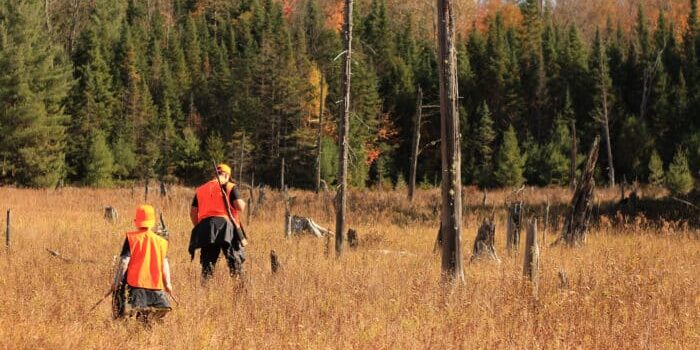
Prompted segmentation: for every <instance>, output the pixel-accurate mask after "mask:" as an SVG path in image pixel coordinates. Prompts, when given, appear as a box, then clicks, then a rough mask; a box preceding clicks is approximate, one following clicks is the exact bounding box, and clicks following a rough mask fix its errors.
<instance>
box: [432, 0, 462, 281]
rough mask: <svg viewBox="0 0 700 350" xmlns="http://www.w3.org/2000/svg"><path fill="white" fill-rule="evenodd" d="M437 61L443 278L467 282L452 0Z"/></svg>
mask: <svg viewBox="0 0 700 350" xmlns="http://www.w3.org/2000/svg"><path fill="white" fill-rule="evenodd" d="M437 10H438V63H439V76H440V116H441V118H440V120H441V123H440V131H441V140H442V142H441V151H442V185H441V187H442V223H441V228H442V234H443V242H442V280H443V282H464V271H463V269H462V252H461V234H462V191H461V188H462V179H461V154H460V139H459V138H460V136H459V112H458V110H457V98H458V97H459V89H458V86H457V53H456V50H455V23H454V19H455V16H454V10H453V4H452V0H438V1H437Z"/></svg>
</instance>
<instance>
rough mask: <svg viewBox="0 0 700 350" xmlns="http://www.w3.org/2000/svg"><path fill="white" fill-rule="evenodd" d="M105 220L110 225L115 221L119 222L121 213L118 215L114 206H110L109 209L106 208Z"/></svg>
mask: <svg viewBox="0 0 700 350" xmlns="http://www.w3.org/2000/svg"><path fill="white" fill-rule="evenodd" d="M104 218H105V220H107V221H109V222H110V223H114V222H115V221H117V219H119V213H117V209H116V208H114V207H112V206H108V207H105V213H104Z"/></svg>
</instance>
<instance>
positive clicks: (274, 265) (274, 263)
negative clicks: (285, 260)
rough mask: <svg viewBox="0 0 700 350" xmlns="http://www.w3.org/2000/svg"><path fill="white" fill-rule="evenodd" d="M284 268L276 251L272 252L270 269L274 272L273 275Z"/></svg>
mask: <svg viewBox="0 0 700 350" xmlns="http://www.w3.org/2000/svg"><path fill="white" fill-rule="evenodd" d="M281 268H282V264H281V263H280V259H279V257H278V256H277V252H275V250H274V249H273V250H270V269H271V270H272V273H277V271H279V270H280V269H281Z"/></svg>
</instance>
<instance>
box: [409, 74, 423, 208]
mask: <svg viewBox="0 0 700 350" xmlns="http://www.w3.org/2000/svg"><path fill="white" fill-rule="evenodd" d="M417 98H418V101H417V103H416V118H415V120H414V125H413V128H414V129H413V141H412V142H411V173H410V174H409V178H408V201H409V202H413V193H414V192H415V190H416V168H418V153H419V149H420V123H421V119H422V115H423V89H422V88H421V87H420V86H419V87H418V97H417Z"/></svg>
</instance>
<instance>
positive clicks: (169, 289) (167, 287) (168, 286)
mask: <svg viewBox="0 0 700 350" xmlns="http://www.w3.org/2000/svg"><path fill="white" fill-rule="evenodd" d="M165 292H166V293H168V294H171V295H172V294H173V285H172V284H170V283H168V284H166V285H165Z"/></svg>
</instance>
